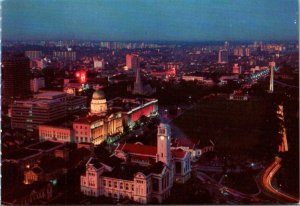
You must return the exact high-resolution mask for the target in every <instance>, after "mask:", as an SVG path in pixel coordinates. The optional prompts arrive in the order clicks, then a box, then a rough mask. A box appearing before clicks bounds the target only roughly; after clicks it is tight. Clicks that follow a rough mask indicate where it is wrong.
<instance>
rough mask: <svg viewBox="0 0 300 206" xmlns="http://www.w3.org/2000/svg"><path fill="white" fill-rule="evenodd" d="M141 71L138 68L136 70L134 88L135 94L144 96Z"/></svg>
mask: <svg viewBox="0 0 300 206" xmlns="http://www.w3.org/2000/svg"><path fill="white" fill-rule="evenodd" d="M140 70H141V69H140V68H139V67H138V68H136V76H135V82H134V87H133V94H140V95H143V94H144V91H143V84H142V79H141V71H140Z"/></svg>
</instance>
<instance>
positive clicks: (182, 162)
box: [80, 124, 191, 204]
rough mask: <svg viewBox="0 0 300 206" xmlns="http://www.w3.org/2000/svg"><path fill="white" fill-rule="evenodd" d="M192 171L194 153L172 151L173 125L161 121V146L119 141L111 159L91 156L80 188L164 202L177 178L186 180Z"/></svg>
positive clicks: (92, 192) (91, 192)
mask: <svg viewBox="0 0 300 206" xmlns="http://www.w3.org/2000/svg"><path fill="white" fill-rule="evenodd" d="M190 173H191V163H190V153H188V152H185V151H183V150H180V149H179V150H171V130H170V127H169V125H167V124H160V125H159V127H158V132H157V146H149V145H142V144H140V143H136V144H127V143H125V144H119V145H118V147H117V148H116V150H115V156H112V157H110V159H108V160H99V159H97V158H95V157H92V158H90V160H89V161H88V162H87V164H86V171H85V173H84V174H83V175H82V176H81V177H80V187H81V192H82V193H83V194H85V195H87V196H94V197H98V196H103V195H104V196H106V197H112V198H114V199H121V198H126V197H127V198H129V199H131V200H134V201H136V202H139V203H141V204H146V203H149V202H151V201H152V202H157V203H162V202H163V201H164V200H165V199H167V198H168V197H169V196H170V193H171V188H172V186H173V183H174V181H176V182H179V183H185V182H186V181H187V180H188V179H189V178H190Z"/></svg>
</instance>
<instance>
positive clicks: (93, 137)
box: [73, 90, 123, 144]
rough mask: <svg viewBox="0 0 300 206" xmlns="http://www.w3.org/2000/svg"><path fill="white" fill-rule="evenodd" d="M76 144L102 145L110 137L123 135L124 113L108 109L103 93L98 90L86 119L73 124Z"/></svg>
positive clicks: (94, 94)
mask: <svg viewBox="0 0 300 206" xmlns="http://www.w3.org/2000/svg"><path fill="white" fill-rule="evenodd" d="M73 130H74V134H75V138H74V141H75V142H76V143H81V142H86V143H93V144H101V143H102V142H103V141H105V140H106V139H107V138H108V136H113V135H117V134H121V133H123V122H122V113H121V112H119V111H114V110H112V109H108V108H107V103H106V99H105V96H104V93H103V92H102V91H99V90H96V91H95V92H94V93H93V97H92V101H91V111H90V114H89V115H88V116H86V117H83V118H79V119H76V120H75V121H74V122H73Z"/></svg>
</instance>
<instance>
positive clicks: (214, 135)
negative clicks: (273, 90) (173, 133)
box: [173, 98, 278, 157]
mask: <svg viewBox="0 0 300 206" xmlns="http://www.w3.org/2000/svg"><path fill="white" fill-rule="evenodd" d="M173 123H174V124H175V125H176V126H177V127H179V128H180V129H182V130H183V132H185V134H186V135H187V136H188V137H189V138H190V139H191V140H193V141H194V142H195V143H197V142H199V140H200V142H202V143H203V142H207V141H209V140H212V141H213V142H214V144H215V149H216V150H217V151H218V152H221V153H224V154H231V155H232V154H240V155H249V156H253V157H257V156H260V155H267V153H273V152H274V151H276V149H277V147H276V145H277V141H278V140H277V139H278V138H277V118H276V117H275V105H274V104H273V103H272V101H270V100H268V99H260V100H258V99H256V100H249V101H229V100H227V99H225V98H210V99H205V100H201V101H200V102H199V103H197V105H195V106H194V107H193V108H192V109H190V110H188V111H186V112H185V113H184V114H183V115H181V116H180V117H178V118H177V119H175V120H174V122H173ZM200 144H201V143H200Z"/></svg>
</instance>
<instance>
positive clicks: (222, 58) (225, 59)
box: [218, 49, 228, 63]
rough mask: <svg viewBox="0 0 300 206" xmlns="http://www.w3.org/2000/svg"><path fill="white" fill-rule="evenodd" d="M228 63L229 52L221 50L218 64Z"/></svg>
mask: <svg viewBox="0 0 300 206" xmlns="http://www.w3.org/2000/svg"><path fill="white" fill-rule="evenodd" d="M227 62H228V52H227V50H224V49H221V50H219V58H218V63H227Z"/></svg>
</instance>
